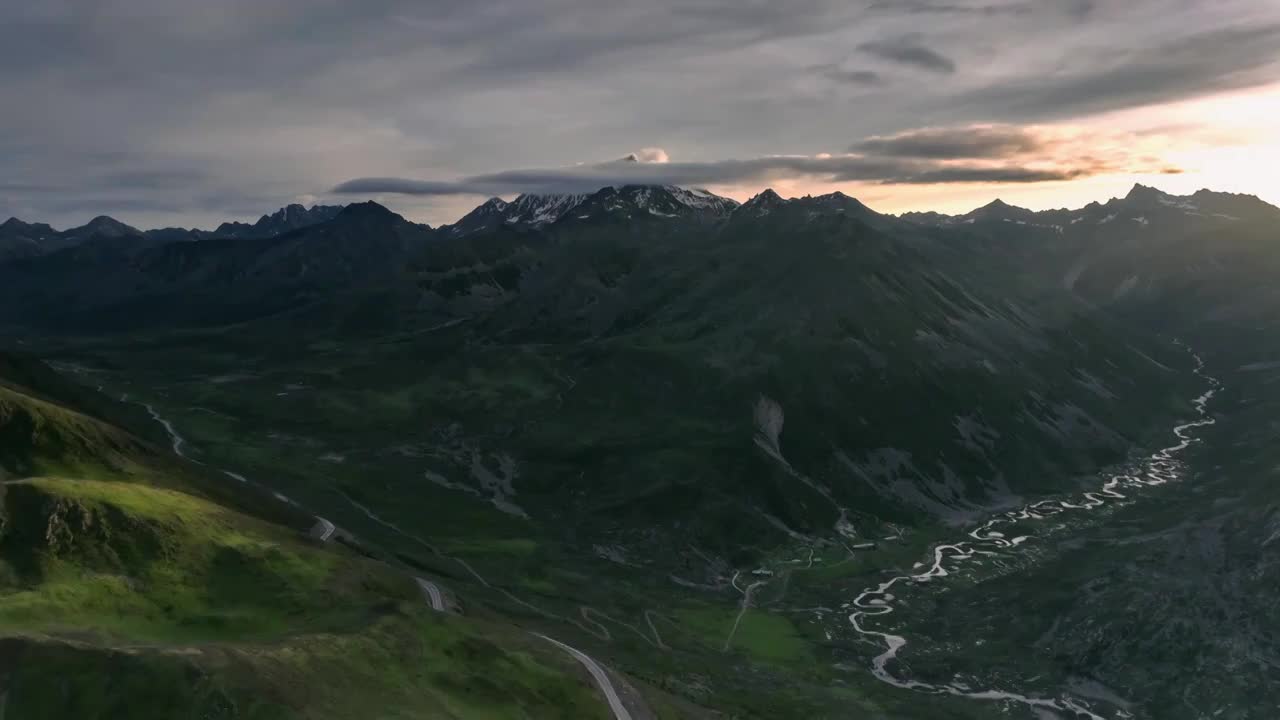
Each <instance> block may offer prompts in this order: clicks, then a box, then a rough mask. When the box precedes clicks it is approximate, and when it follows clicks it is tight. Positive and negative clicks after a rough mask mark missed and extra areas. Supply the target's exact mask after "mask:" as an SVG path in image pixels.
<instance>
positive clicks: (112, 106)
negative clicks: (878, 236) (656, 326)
mask: <svg viewBox="0 0 1280 720" xmlns="http://www.w3.org/2000/svg"><path fill="white" fill-rule="evenodd" d="M0 97H3V98H4V99H5V102H4V105H3V111H0V218H4V217H8V216H10V215H14V216H17V217H20V218H22V219H24V220H28V221H42V222H48V223H51V224H52V225H54V227H58V228H63V227H69V226H73V225H78V224H81V223H83V222H85V221H87V220H89V219H90V218H92V217H94V216H96V215H100V214H109V215H112V216H113V217H116V218H118V219H121V220H124V221H125V222H128V223H130V224H133V225H135V226H138V227H142V228H150V227H160V226H182V227H192V226H195V227H206V228H208V227H213V226H216V225H217V224H218V223H220V222H222V221H224V220H252V219H255V218H257V217H258V216H259V215H261V214H262V213H264V212H269V211H272V210H274V209H276V208H278V207H280V206H282V205H284V204H287V203H291V202H301V203H304V204H312V203H346V202H353V201H358V200H366V199H374V200H377V201H379V202H382V203H383V204H385V205H387V206H389V207H391V208H392V209H394V210H396V211H397V212H400V213H401V214H403V215H405V216H406V217H409V218H411V219H414V220H418V221H422V222H429V223H432V224H440V223H446V222H452V221H453V220H456V219H457V218H458V217H459V216H461V215H462V214H464V213H465V212H466V211H468V210H469V209H471V208H472V207H474V206H475V205H476V204H478V203H479V202H481V201H483V200H484V199H485V198H487V197H489V196H494V195H497V196H503V197H511V196H514V195H515V194H517V193H520V192H553V191H564V190H586V189H594V188H595V187H599V186H601V185H606V184H620V183H626V182H653V183H670V184H680V185H685V186H699V187H706V188H708V189H710V190H712V191H715V192H719V193H721V194H725V195H729V196H731V197H734V198H737V199H739V200H745V199H747V198H749V197H750V196H752V195H754V194H755V193H757V192H759V191H760V190H762V189H764V188H766V187H773V188H775V189H776V190H777V191H778V192H779V193H780V194H782V195H784V196H798V195H805V194H820V193H826V192H832V191H834V190H840V191H842V192H845V193H846V194H849V195H853V196H855V197H858V198H859V199H861V200H863V202H866V203H867V204H868V205H870V206H872V207H873V208H876V209H878V210H881V211H885V212H900V211H905V210H929V209H932V210H939V211H943V212H963V211H966V210H969V209H971V208H973V207H976V206H979V205H982V204H985V203H986V202H988V201H990V200H992V199H994V198H996V197H999V198H1002V199H1004V200H1005V201H1006V202H1010V203H1014V204H1019V205H1024V206H1027V207H1032V208H1046V207H1074V206H1079V205H1083V204H1085V203H1087V202H1089V201H1091V200H1103V201H1105V200H1106V199H1107V198H1109V197H1112V196H1120V195H1123V194H1124V193H1125V192H1126V191H1127V189H1128V188H1129V186H1131V185H1132V184H1133V183H1134V182H1142V183H1144V184H1148V185H1154V186H1156V187H1159V188H1161V189H1164V190H1166V191H1169V192H1174V193H1189V192H1192V191H1194V190H1196V189H1199V188H1201V187H1208V188H1211V189H1215V190H1224V191H1231V192H1244V193H1250V194H1256V195H1258V196H1260V197H1262V198H1263V199H1265V200H1268V201H1270V202H1272V203H1277V204H1280V182H1277V180H1280V170H1278V169H1277V168H1280V130H1278V129H1277V128H1280V120H1277V118H1280V2H1276V0H486V1H484V2H476V1H475V0H412V1H411V0H362V1H361V2H358V3H357V2H350V1H349V0H218V2H209V1H208V0H42V2H39V3H21V2H5V3H0ZM624 158H627V159H626V160H624Z"/></svg>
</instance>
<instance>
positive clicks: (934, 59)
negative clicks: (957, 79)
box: [858, 38, 956, 75]
mask: <svg viewBox="0 0 1280 720" xmlns="http://www.w3.org/2000/svg"><path fill="white" fill-rule="evenodd" d="M858 49H859V50H861V51H862V52H864V53H867V54H868V55H872V56H875V57H877V58H880V59H881V60H888V61H890V62H895V63H898V64H901V65H909V66H911V67H915V68H919V69H921V70H928V71H929V72H934V73H940V74H943V75H950V74H951V73H954V72H955V71H956V64H955V62H953V61H952V60H951V59H950V58H948V57H946V56H945V55H943V54H941V53H939V52H938V51H936V50H933V49H932V48H928V47H925V46H924V45H921V44H920V43H919V42H917V41H916V40H913V39H910V38H898V39H896V40H888V41H885V40H875V41H871V42H865V43H862V44H861V45H859V46H858Z"/></svg>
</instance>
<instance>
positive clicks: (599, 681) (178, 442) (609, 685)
mask: <svg viewBox="0 0 1280 720" xmlns="http://www.w3.org/2000/svg"><path fill="white" fill-rule="evenodd" d="M120 399H121V401H123V402H128V396H127V395H124V396H121V398H120ZM138 404H140V405H142V406H143V407H145V408H146V409H147V412H148V413H150V414H151V417H152V418H154V419H155V421H156V422H158V423H160V425H161V426H163V427H164V429H165V431H166V432H167V433H168V434H169V438H170V440H171V441H172V444H173V453H174V454H175V455H177V456H178V457H180V458H182V459H184V460H187V461H189V462H193V463H196V464H198V465H204V463H202V462H200V461H199V460H195V459H192V458H190V457H188V456H187V455H186V453H184V452H183V451H182V449H183V447H185V446H186V444H187V441H186V439H184V438H183V437H182V436H181V435H179V434H178V432H177V430H176V429H174V427H173V423H171V422H169V421H168V420H167V419H165V418H164V417H162V416H161V415H160V413H158V412H156V409H155V408H154V407H152V406H151V405H149V404H147V403H142V402H140V403H138ZM221 472H222V474H224V475H226V476H227V477H230V478H233V479H235V480H238V481H240V482H242V483H246V484H249V483H251V481H250V480H249V479H248V478H246V477H244V476H243V475H238V474H236V473H233V472H231V471H229V470H222V471H221ZM275 495H276V496H277V497H278V498H280V499H281V500H282V501H283V502H288V503H290V504H293V505H297V503H296V502H294V501H293V500H291V499H289V498H287V497H284V496H282V495H280V494H279V493H275ZM351 502H352V504H354V505H356V506H357V507H358V508H359V509H360V510H362V511H363V512H364V514H366V515H368V516H369V517H370V518H371V519H373V520H375V521H377V522H379V523H381V524H383V525H385V526H387V527H389V528H391V529H393V530H395V531H396V532H398V533H400V534H402V535H406V536H407V537H411V538H414V539H418V538H417V537H416V536H413V535H409V534H408V533H406V532H405V531H403V530H401V529H400V528H399V527H396V526H395V525H393V524H391V523H389V522H387V521H385V520H383V519H382V518H379V517H378V516H377V515H375V514H374V513H373V512H372V511H371V510H369V509H368V508H366V507H364V506H363V505H360V504H359V503H356V502H355V501H354V500H351ZM299 507H301V506H299ZM316 522H317V523H318V524H320V525H321V527H322V528H323V529H322V533H321V535H320V539H321V540H328V539H329V538H330V537H331V536H332V535H333V533H334V531H335V530H336V529H337V528H336V527H335V526H334V524H333V523H332V522H330V521H328V520H326V519H324V518H322V517H320V516H318V515H317V516H316ZM418 541H419V542H422V543H423V544H424V545H426V546H427V547H428V548H429V549H431V550H432V552H434V553H436V554H438V555H441V556H442V557H449V556H446V555H444V554H443V553H441V552H440V551H439V550H438V549H436V548H435V546H434V545H431V544H430V543H427V542H425V541H423V540H420V539H418ZM454 559H455V560H457V561H458V562H459V563H461V564H462V565H463V566H464V567H465V568H466V569H467V570H469V571H470V572H471V574H472V575H474V576H475V577H476V579H477V580H479V581H480V583H481V584H483V585H484V586H485V587H492V586H490V584H489V583H488V582H487V581H486V580H485V579H484V577H482V576H481V575H480V574H479V573H477V572H476V571H475V570H474V569H472V568H471V566H470V565H468V564H467V563H466V561H464V560H462V559H460V558H454ZM414 581H415V582H417V584H418V587H419V588H421V589H422V592H423V595H424V596H425V597H426V599H427V601H428V602H429V603H430V604H431V609H432V610H435V611H436V612H448V610H449V606H448V604H447V603H446V601H445V596H444V592H443V591H442V590H441V589H440V586H439V585H437V584H435V583H434V582H432V581H430V580H427V579H425V578H421V577H416V576H415V577H414ZM502 592H503V593H504V594H506V595H507V596H508V597H510V598H511V599H513V600H516V601H518V602H520V603H521V604H523V605H526V606H528V607H531V608H534V609H535V610H537V608H536V607H534V606H532V605H529V603H527V602H525V601H523V600H520V599H519V598H516V597H515V596H514V595H511V594H510V593H509V592H506V591H502ZM540 612H541V611H540ZM544 614H545V613H544ZM649 623H650V627H652V625H653V621H652V620H649ZM575 624H577V623H575ZM637 632H639V631H637ZM533 634H534V635H536V636H537V637H540V638H542V639H543V640H546V641H547V642H549V643H552V644H554V645H555V646H557V647H559V648H560V649H562V650H564V651H565V652H567V653H569V654H570V655H572V656H573V657H574V659H576V660H577V661H578V662H579V663H581V664H582V665H583V666H584V667H586V668H587V671H588V672H590V673H591V677H592V678H593V679H595V681H596V685H598V686H599V687H600V692H601V693H603V694H604V697H605V700H606V701H607V702H608V703H609V710H610V711H611V712H612V713H613V716H614V720H633V718H632V715H631V712H630V711H629V710H627V707H626V705H625V704H623V702H622V698H621V697H619V695H618V692H617V690H616V689H615V688H614V686H613V681H612V680H610V679H609V673H608V672H607V671H606V670H605V669H604V667H603V666H601V665H600V664H599V663H597V662H596V661H595V660H593V659H591V657H590V656H588V655H587V654H586V653H584V652H582V651H581V650H578V649H576V648H573V647H570V646H568V645H566V644H564V643H562V642H560V641H559V640H556V639H554V638H550V637H547V636H546V635H543V634H541V633H533ZM605 634H606V639H607V634H608V631H607V630H606V631H605ZM640 634H641V636H642V637H643V633H640ZM654 635H655V636H657V628H654ZM646 639H647V638H646ZM658 643H659V646H661V643H662V640H661V638H658Z"/></svg>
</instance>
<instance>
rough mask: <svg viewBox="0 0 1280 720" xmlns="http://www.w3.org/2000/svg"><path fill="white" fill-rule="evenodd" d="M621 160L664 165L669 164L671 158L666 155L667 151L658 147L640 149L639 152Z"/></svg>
mask: <svg viewBox="0 0 1280 720" xmlns="http://www.w3.org/2000/svg"><path fill="white" fill-rule="evenodd" d="M623 160H628V161H631V162H640V163H659V164H661V163H666V162H671V158H670V157H669V156H668V155H667V151H666V150H663V149H662V148H659V147H647V148H640V149H639V150H637V151H635V152H633V153H631V154H630V155H627V156H626V157H625V158H623Z"/></svg>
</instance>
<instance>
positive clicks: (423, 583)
mask: <svg viewBox="0 0 1280 720" xmlns="http://www.w3.org/2000/svg"><path fill="white" fill-rule="evenodd" d="M414 580H416V581H417V583H418V587H420V588H422V593H423V594H424V595H426V596H427V601H428V602H430V603H431V609H432V610H435V611H436V612H445V611H447V610H448V609H449V608H448V606H447V605H445V602H444V593H442V592H440V586H439V585H436V584H435V583H433V582H431V581H430V580H427V579H426V578H420V577H415V578H414Z"/></svg>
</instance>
